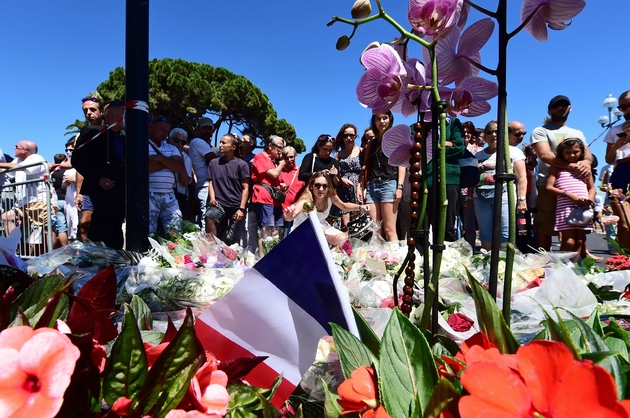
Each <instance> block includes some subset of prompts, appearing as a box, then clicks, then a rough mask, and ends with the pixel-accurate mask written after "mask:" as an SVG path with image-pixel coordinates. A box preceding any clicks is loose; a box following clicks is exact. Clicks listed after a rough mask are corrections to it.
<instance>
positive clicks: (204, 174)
mask: <svg viewBox="0 0 630 418" xmlns="http://www.w3.org/2000/svg"><path fill="white" fill-rule="evenodd" d="M211 152H212V147H211V146H210V144H208V143H207V142H206V141H204V140H203V139H201V138H195V139H193V140H192V141H190V147H189V149H188V154H189V155H190V160H191V161H192V167H193V170H195V174H196V175H197V187H201V186H207V185H208V161H206V157H205V156H206V155H207V154H209V153H211Z"/></svg>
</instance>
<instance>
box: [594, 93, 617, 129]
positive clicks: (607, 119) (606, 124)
mask: <svg viewBox="0 0 630 418" xmlns="http://www.w3.org/2000/svg"><path fill="white" fill-rule="evenodd" d="M603 105H604V107H605V108H606V109H608V116H600V117H599V119H597V122H598V123H599V124H600V125H602V128H606V129H610V128H611V127H612V126H613V125H614V124H615V123H617V122H618V121H619V119H621V117H622V116H623V112H622V111H621V110H619V109H617V99H615V98H614V97H613V95H612V94H609V95H608V97H606V99H605V100H604V103H603ZM613 109H615V110H614V111H613ZM613 116H614V117H615V120H613Z"/></svg>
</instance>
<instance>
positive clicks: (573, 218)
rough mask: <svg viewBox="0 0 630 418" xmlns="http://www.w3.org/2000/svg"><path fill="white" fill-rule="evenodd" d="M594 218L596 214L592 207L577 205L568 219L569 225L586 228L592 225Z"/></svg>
mask: <svg viewBox="0 0 630 418" xmlns="http://www.w3.org/2000/svg"><path fill="white" fill-rule="evenodd" d="M593 216H595V213H594V212H593V209H591V207H590V206H578V205H575V206H574V207H573V209H572V210H571V213H569V216H568V217H567V224H569V225H571V226H577V227H580V228H584V227H587V226H588V225H589V224H590V223H591V221H592V220H593Z"/></svg>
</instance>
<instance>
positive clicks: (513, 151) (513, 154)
mask: <svg viewBox="0 0 630 418" xmlns="http://www.w3.org/2000/svg"><path fill="white" fill-rule="evenodd" d="M475 158H477V160H478V161H479V167H480V168H481V169H482V171H483V173H484V174H487V175H489V176H494V174H496V167H497V153H496V152H493V153H492V154H488V153H487V152H486V148H484V149H482V150H481V151H477V153H476V154H475ZM510 159H511V160H512V170H514V163H515V162H516V161H523V160H525V154H523V151H521V150H520V149H518V148H516V147H514V146H512V145H510ZM480 187H482V188H484V189H487V190H490V189H494V184H486V185H483V186H480ZM473 196H477V187H475V191H474V194H473Z"/></svg>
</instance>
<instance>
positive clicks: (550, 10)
mask: <svg viewBox="0 0 630 418" xmlns="http://www.w3.org/2000/svg"><path fill="white" fill-rule="evenodd" d="M585 6H586V2H585V1H584V0H525V1H524V2H523V6H522V7H521V22H524V21H525V20H526V19H527V18H528V17H529V15H531V14H532V13H534V12H535V13H536V14H535V15H534V17H533V18H532V20H530V21H529V23H527V25H526V26H525V30H526V31H527V32H529V33H530V34H531V35H532V36H533V37H534V38H536V39H538V40H539V41H546V40H547V27H549V29H553V30H562V29H566V28H568V27H569V25H570V24H571V23H570V22H569V23H565V22H567V21H570V20H571V19H573V18H574V17H575V16H577V15H578V14H580V12H581V11H582V9H584V7H585ZM538 7H540V8H539V9H538V10H537V11H536V8H538Z"/></svg>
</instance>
